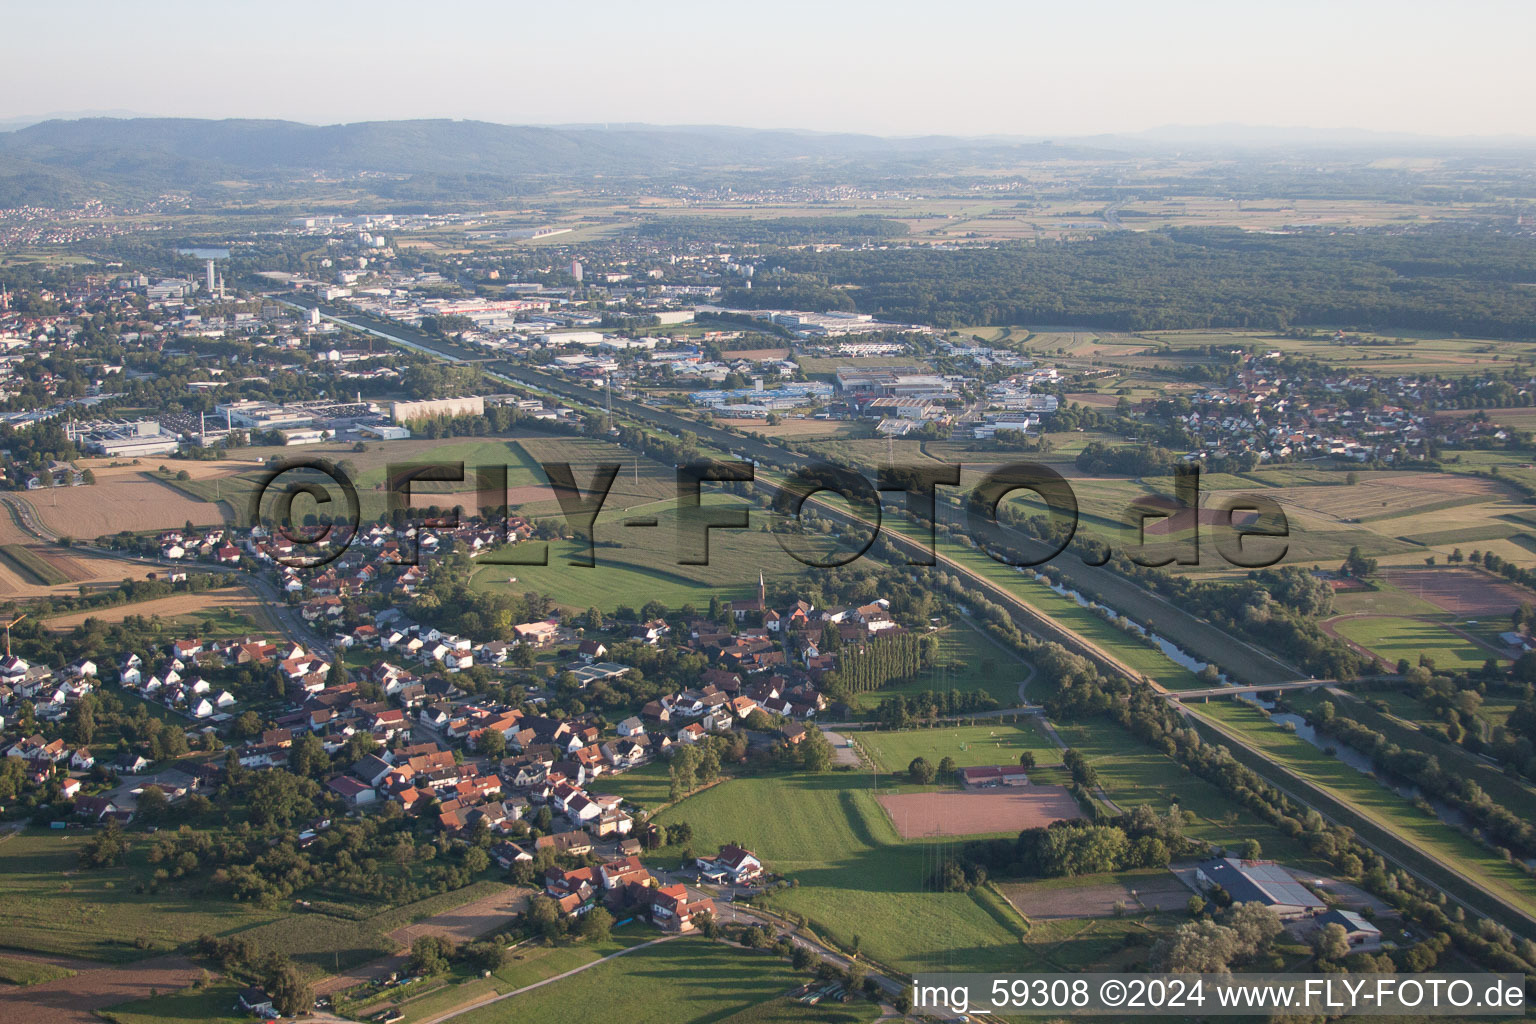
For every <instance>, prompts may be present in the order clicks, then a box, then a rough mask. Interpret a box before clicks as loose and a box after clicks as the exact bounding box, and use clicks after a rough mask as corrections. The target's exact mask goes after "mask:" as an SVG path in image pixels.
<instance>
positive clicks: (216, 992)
mask: <svg viewBox="0 0 1536 1024" xmlns="http://www.w3.org/2000/svg"><path fill="white" fill-rule="evenodd" d="M242 987H243V986H241V985H237V984H235V983H234V982H230V981H221V982H215V983H214V984H212V985H209V986H208V987H207V988H204V989H197V988H184V989H182V990H181V991H179V992H169V993H161V994H157V995H154V996H151V997H150V998H148V999H135V1000H133V1001H131V1002H126V1003H118V1004H115V1005H113V1006H111V1007H109V1008H108V1009H105V1010H102V1011H100V1013H101V1016H103V1017H105V1018H107V1019H108V1020H110V1021H112V1022H113V1024H166V1022H167V1021H188V1022H192V1021H195V1022H196V1024H249V1021H250V1020H251V1018H250V1017H249V1016H247V1015H245V1014H242V1013H241V1012H240V1011H239V1010H236V1009H235V999H236V997H237V995H238V994H239V992H240V989H241V988H242Z"/></svg>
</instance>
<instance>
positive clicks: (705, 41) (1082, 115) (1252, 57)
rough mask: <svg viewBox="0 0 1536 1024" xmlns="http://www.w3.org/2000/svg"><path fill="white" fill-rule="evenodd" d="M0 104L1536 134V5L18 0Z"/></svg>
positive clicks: (1064, 131) (187, 111) (499, 117)
mask: <svg viewBox="0 0 1536 1024" xmlns="http://www.w3.org/2000/svg"><path fill="white" fill-rule="evenodd" d="M0 25H3V26H4V31H5V33H6V36H7V38H8V41H9V42H10V45H8V46H6V47H5V60H4V61H0V118H7V117H15V116H23V115H36V114H42V113H51V112H56V111H85V110H131V111H134V112H138V113H144V114H155V115H176V116H192V117H279V118H289V119H293V120H299V121H309V122H315V123H331V122H337V121H357V120H375V119H389V118H415V117H460V118H477V119H481V120H487V121H499V122H506V123H562V122H594V121H595V122H601V121H610V122H612V121H644V122H650V123H655V124H733V125H746V126H751V127H764V128H810V129H818V130H847V131H865V132H875V133H879V134H919V133H945V134H984V133H1004V134H1020V135H1048V136H1052V135H1068V134H1091V133H1096V132H1107V131H1135V130H1140V129H1144V128H1151V127H1156V126H1160V125H1168V124H1213V123H1223V122H1240V123H1245V124H1254V125H1288V126H1289V125H1304V126H1310V127H1317V128H1326V129H1342V128H1367V129H1374V130H1379V131H1410V132H1425V133H1431V134H1440V135H1466V134H1503V133H1513V134H1536V105H1533V104H1532V102H1531V100H1532V98H1533V97H1536V61H1533V60H1531V58H1530V55H1529V48H1530V44H1531V40H1532V38H1533V37H1536V32H1533V29H1536V3H1531V2H1530V0H1462V2H1460V3H1456V4H1448V3H1444V2H1433V3H1422V2H1415V0H1352V2H1351V0H1335V2H1314V0H1289V2H1281V3H1272V4H1258V3H1253V2H1251V0H1249V2H1244V0H1225V2H1205V0H1137V2H1121V0H1061V2H1053V3H1038V2H1034V0H1013V2H1007V0H996V2H986V0H948V2H940V3H933V2H929V3H916V2H911V0H884V2H880V3H866V2H838V0H774V2H767V3H755V4H743V3H731V2H715V3H703V2H694V0H683V2H664V3H660V4H656V3H649V4H647V3H638V2H625V3H616V2H610V0H578V2H574V3H572V2H561V0H548V2H540V3H536V4H530V3H524V2H520V0H513V2H505V0H503V2H497V3H491V2H486V3H481V2H473V0H450V2H439V3H433V2H431V0H421V2H414V3H400V2H395V0H368V2H348V0H307V2H302V3H299V2H290V0H276V2H266V3H245V2H238V0H199V2H197V3H184V2H179V0H147V2H141V3H132V4H130V3H122V2H120V0H112V2H102V0H79V2H75V3H37V2H31V0H5V2H4V5H3V9H0Z"/></svg>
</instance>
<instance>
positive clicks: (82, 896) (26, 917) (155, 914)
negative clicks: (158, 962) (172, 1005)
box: [0, 831, 281, 963]
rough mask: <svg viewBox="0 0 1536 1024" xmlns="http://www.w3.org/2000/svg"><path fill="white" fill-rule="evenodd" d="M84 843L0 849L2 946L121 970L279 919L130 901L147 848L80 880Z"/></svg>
mask: <svg viewBox="0 0 1536 1024" xmlns="http://www.w3.org/2000/svg"><path fill="white" fill-rule="evenodd" d="M85 841H86V836H85V835H83V834H81V833H80V832H75V831H71V832H69V833H67V834H64V835H60V834H59V833H57V832H53V833H48V834H41V833H22V834H20V835H16V836H14V837H13V838H10V839H7V840H6V841H5V842H4V843H0V903H3V905H4V906H5V934H6V939H5V941H6V942H7V943H8V944H11V945H14V946H16V947H18V948H23V949H28V950H33V951H36V952H39V953H57V954H63V955H66V956H75V957H82V958H85V959H90V960H102V961H108V962H112V963H126V962H129V961H133V960H140V959H142V958H144V957H145V956H148V955H152V954H153V953H154V952H155V951H156V950H159V951H164V950H168V949H173V948H175V947H177V946H179V945H181V944H182V943H184V942H189V941H191V940H193V939H195V938H197V936H198V935H200V934H203V933H205V932H206V933H208V934H213V935H222V934H227V933H229V932H233V931H238V930H241V929H245V928H249V927H251V926H253V925H259V924H264V923H266V922H268V921H273V920H276V919H278V918H279V917H280V916H281V915H278V914H274V913H272V912H271V911H262V910H258V909H257V908H255V907H253V906H251V905H249V904H242V903H230V902H227V901H223V900H220V901H217V902H210V901H205V900H194V899H190V898H187V897H183V896H179V895H176V894H173V893H169V892H161V893H155V894H151V893H136V892H134V891H133V890H134V887H135V885H136V883H137V880H138V878H139V877H141V876H142V875H143V874H144V872H145V868H146V864H147V853H148V844H147V843H144V842H135V843H134V844H133V846H132V848H131V850H130V852H129V858H128V866H126V867H115V868H107V869H104V870H100V871H90V872H84V871H80V870H79V869H78V865H77V854H78V851H79V849H80V847H81V845H83V844H84V842H85ZM139 942H143V943H144V946H143V947H142V948H140V947H138V946H137V945H136V944H137V943H139Z"/></svg>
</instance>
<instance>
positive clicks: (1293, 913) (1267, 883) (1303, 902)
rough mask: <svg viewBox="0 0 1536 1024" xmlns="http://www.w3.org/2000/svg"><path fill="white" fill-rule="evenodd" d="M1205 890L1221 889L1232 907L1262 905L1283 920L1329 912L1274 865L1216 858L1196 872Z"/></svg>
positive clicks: (1196, 877) (1266, 862)
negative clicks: (1318, 912)
mask: <svg viewBox="0 0 1536 1024" xmlns="http://www.w3.org/2000/svg"><path fill="white" fill-rule="evenodd" d="M1195 879H1196V881H1198V882H1199V883H1200V885H1201V886H1202V887H1204V888H1207V889H1208V888H1210V887H1211V886H1213V885H1219V886H1221V887H1222V888H1223V889H1225V890H1226V891H1227V894H1228V895H1230V896H1231V897H1232V902H1233V903H1262V904H1264V905H1265V906H1266V907H1271V908H1273V909H1274V911H1275V913H1277V914H1279V915H1280V917H1281V918H1282V919H1285V918H1296V917H1305V916H1306V915H1308V914H1311V913H1315V912H1316V911H1319V910H1326V909H1327V906H1326V905H1325V904H1324V903H1323V901H1322V900H1320V899H1318V898H1317V897H1316V896H1314V895H1312V892H1311V890H1309V889H1308V888H1307V887H1306V886H1304V885H1302V884H1301V883H1300V882H1298V881H1296V879H1295V878H1293V877H1292V876H1291V873H1290V872H1289V871H1287V870H1285V868H1283V867H1281V866H1280V865H1279V864H1276V863H1275V862H1273V861H1266V860H1238V859H1237V858H1236V857H1215V858H1212V859H1211V860H1208V861H1205V862H1204V863H1202V864H1201V865H1200V866H1199V867H1197V868H1196V869H1195Z"/></svg>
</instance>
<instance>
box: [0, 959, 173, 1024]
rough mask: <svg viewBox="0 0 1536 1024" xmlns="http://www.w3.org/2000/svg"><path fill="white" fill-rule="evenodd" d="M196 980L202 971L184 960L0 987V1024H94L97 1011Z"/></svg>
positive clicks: (148, 962) (153, 961)
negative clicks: (12, 1023)
mask: <svg viewBox="0 0 1536 1024" xmlns="http://www.w3.org/2000/svg"><path fill="white" fill-rule="evenodd" d="M202 975H203V969H202V968H201V967H199V966H197V965H196V964H194V963H193V962H192V961H190V960H188V959H187V958H186V957H184V956H161V957H155V958H153V959H150V960H141V961H140V962H138V963H135V964H133V965H131V966H118V967H98V968H95V969H93V970H86V971H81V972H80V973H78V974H76V975H74V976H73V977H69V978H62V979H58V980H55V981H44V982H40V983H38V984H36V985H29V986H26V987H24V988H11V987H8V986H0V1020H6V1021H13V1020H14V1021H26V1022H27V1024H96V1022H97V1021H98V1020H99V1018H98V1017H97V1016H96V1012H97V1011H99V1010H102V1009H104V1008H106V1007H109V1006H117V1005H120V1004H122V1003H125V1002H132V1001H135V1000H141V999H145V998H149V997H153V996H155V995H156V994H157V993H159V992H163V991H167V990H176V989H182V988H185V987H186V986H188V985H190V984H192V982H194V981H196V980H197V979H199V978H201V977H202ZM164 1019H165V1018H161V1020H164ZM135 1024H136V1022H135Z"/></svg>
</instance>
